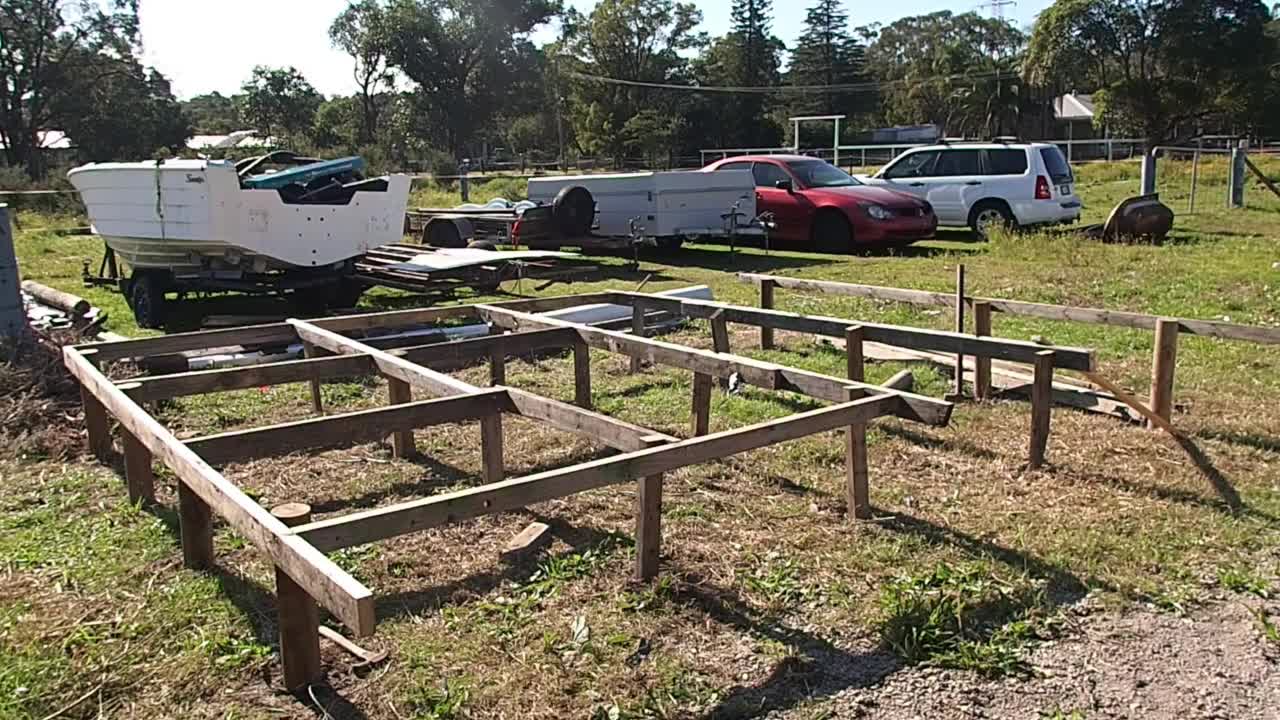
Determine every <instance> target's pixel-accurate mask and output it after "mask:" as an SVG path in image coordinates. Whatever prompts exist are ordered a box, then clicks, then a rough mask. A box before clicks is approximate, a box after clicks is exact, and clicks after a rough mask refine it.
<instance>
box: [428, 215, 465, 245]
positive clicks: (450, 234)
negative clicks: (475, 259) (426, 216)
mask: <svg viewBox="0 0 1280 720" xmlns="http://www.w3.org/2000/svg"><path fill="white" fill-rule="evenodd" d="M474 234H475V230H474V228H472V226H471V221H470V220H467V219H466V218H453V217H436V218H431V219H430V220H428V221H427V226H426V227H424V228H422V244H423V245H430V246H432V247H438V248H461V247H466V246H467V241H468V240H470V239H471V237H472V236H473V235H474Z"/></svg>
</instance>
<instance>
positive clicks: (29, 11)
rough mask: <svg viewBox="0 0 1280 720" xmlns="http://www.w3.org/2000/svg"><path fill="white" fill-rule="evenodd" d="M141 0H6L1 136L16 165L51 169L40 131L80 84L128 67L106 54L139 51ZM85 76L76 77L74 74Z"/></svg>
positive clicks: (0, 14)
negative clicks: (45, 159) (105, 58)
mask: <svg viewBox="0 0 1280 720" xmlns="http://www.w3.org/2000/svg"><path fill="white" fill-rule="evenodd" d="M137 39H138V1H137V0H104V1H103V2H94V1H93V0H0V141H3V143H4V152H5V159H6V160H7V162H8V163H9V164H10V165H15V166H21V167H25V168H26V170H27V174H28V175H30V176H31V178H32V179H39V178H40V177H42V176H43V174H44V167H43V158H42V157H41V154H40V142H39V133H40V131H41V130H45V129H48V128H51V127H53V126H54V125H56V124H60V123H61V121H62V120H63V119H64V118H62V117H59V116H58V114H57V108H59V107H66V106H67V105H68V104H69V103H67V102H65V101H66V100H67V99H68V98H70V97H72V96H73V95H74V94H75V93H76V92H77V91H78V89H79V88H82V87H85V86H89V85H92V84H93V83H94V82H96V81H99V80H103V79H105V78H106V77H107V76H110V75H115V74H117V73H119V72H121V68H120V67H119V66H117V65H116V64H114V63H101V62H99V61H98V60H99V53H104V52H105V53H106V54H107V55H109V56H111V57H116V58H132V57H133V56H134V50H135V46H136V45H137ZM72 78H74V79H76V80H77V81H78V82H76V83H69V82H67V80H68V79H72Z"/></svg>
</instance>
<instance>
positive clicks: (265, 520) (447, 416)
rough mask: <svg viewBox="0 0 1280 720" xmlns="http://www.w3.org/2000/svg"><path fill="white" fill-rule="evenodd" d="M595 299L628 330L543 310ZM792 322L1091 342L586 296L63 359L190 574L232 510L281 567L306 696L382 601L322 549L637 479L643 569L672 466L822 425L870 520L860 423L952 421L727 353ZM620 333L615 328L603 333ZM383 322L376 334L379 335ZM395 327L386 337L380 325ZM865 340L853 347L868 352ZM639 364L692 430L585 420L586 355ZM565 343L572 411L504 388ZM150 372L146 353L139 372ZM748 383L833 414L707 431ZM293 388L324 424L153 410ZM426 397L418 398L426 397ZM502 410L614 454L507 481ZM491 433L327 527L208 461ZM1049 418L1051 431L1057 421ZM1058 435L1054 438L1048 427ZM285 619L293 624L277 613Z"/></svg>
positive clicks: (856, 367)
mask: <svg viewBox="0 0 1280 720" xmlns="http://www.w3.org/2000/svg"><path fill="white" fill-rule="evenodd" d="M595 303H612V304H620V305H625V306H629V307H631V308H633V321H632V325H631V328H632V332H629V333H628V332H622V331H618V330H612V329H606V328H604V327H600V326H593V325H587V324H581V323H575V322H570V321H566V320H563V319H555V318H553V317H550V316H547V315H542V314H539V313H543V312H547V311H550V310H559V309H564V308H572V307H579V306H583V305H587V304H595ZM655 311H656V312H661V313H666V314H669V315H682V316H687V317H696V318H706V319H709V320H710V321H711V322H712V329H713V336H714V338H715V350H701V349H697V348H693V347H688V346H685V345H680V344H677V343H672V342H667V341H664V340H658V339H654V338H650V337H647V336H646V327H645V325H646V320H647V319H650V318H652V317H653V316H654V315H653V314H654V312H655ZM459 321H470V322H485V323H488V324H489V326H490V327H489V332H490V334H489V335H487V336H483V337H476V338H472V339H466V340H444V341H439V340H441V339H442V338H443V334H442V333H441V334H440V337H434V338H433V339H434V340H437V342H430V343H423V342H419V343H418V344H414V342H415V341H414V340H413V339H411V338H410V339H406V338H403V337H402V338H399V339H397V338H395V337H394V336H387V335H386V334H385V333H386V332H390V331H395V330H400V329H406V328H414V329H417V328H421V327H422V326H424V325H428V326H434V325H438V324H440V323H449V324H456V323H457V322H459ZM728 322H735V323H738V322H742V323H749V324H756V325H760V326H761V327H762V328H780V329H800V330H806V331H809V332H819V333H821V334H833V333H836V332H837V330H838V334H840V335H847V336H848V337H863V338H865V339H867V340H876V341H880V342H888V343H895V342H896V343H901V344H903V345H905V346H907V347H915V348H927V349H931V350H936V351H940V352H942V351H957V350H963V351H970V352H973V351H976V352H979V353H982V354H989V355H991V356H994V357H1008V358H1012V359H1018V360H1023V361H1029V362H1034V363H1036V366H1037V367H1042V366H1046V365H1048V364H1050V363H1051V364H1055V365H1060V366H1069V367H1080V368H1092V367H1093V355H1092V352H1091V351H1088V350H1082V349H1078V348H1043V347H1039V346H1030V345H1029V344H1027V343H1018V342H1016V341H1004V340H1000V339H997V338H990V337H976V336H966V335H960V334H956V333H941V332H937V331H932V330H920V329H915V328H904V327H896V326H889V325H876V324H866V323H864V324H860V325H859V324H855V323H852V322H851V321H847V320H840V319H837V318H813V317H806V316H801V315H794V314H790V313H780V312H776V311H760V310H754V309H752V308H742V307H738V306H732V305H724V304H722V303H711V302H705V301H686V300H678V299H675V300H673V299H671V298H669V297H662V296H656V295H645V294H639V293H609V292H606V293H594V294H589V295H577V296H567V297H558V298H543V299H535V300H522V301H516V302H510V303H502V304H494V305H474V306H458V307H450V308H439V309H419V310H404V311H398V312H387V313H372V314H364V315H350V316H342V317H332V318H323V319H317V320H294V319H291V320H288V321H286V322H282V323H273V324H270V325H261V326H255V327H245V328H234V329H226V330H215V331H208V332H197V333H183V334H177V335H170V336H165V337H157V338H145V339H139V340H131V341H124V342H113V343H97V344H92V345H81V346H75V347H68V348H66V349H65V351H64V355H65V363H66V365H67V367H68V368H69V369H70V370H71V372H72V373H73V374H74V376H75V377H76V378H77V379H78V380H79V382H80V385H81V397H82V401H83V403H84V410H85V417H86V425H87V426H88V430H89V433H88V434H89V446H90V449H91V450H92V451H93V452H94V453H95V454H96V455H98V456H99V457H100V458H102V459H104V460H106V459H107V457H106V456H107V455H108V454H109V453H110V452H111V451H112V450H111V449H112V447H113V444H112V438H111V435H110V432H111V424H110V420H111V419H114V420H115V421H116V422H117V423H118V424H119V429H120V434H121V436H122V437H121V446H122V447H123V449H124V453H125V455H126V457H125V467H126V469H127V472H128V478H127V480H128V488H129V494H130V497H131V498H132V499H134V500H136V501H140V502H144V503H148V502H154V498H155V492H154V484H155V479H154V477H153V476H152V469H151V468H152V462H153V461H156V462H160V463H162V464H163V465H165V466H166V467H168V468H169V470H171V471H172V472H173V474H174V475H175V476H176V478H177V481H178V498H179V508H178V510H179V513H178V514H179V517H180V520H181V523H180V534H181V537H182V548H183V557H184V561H185V562H186V564H187V565H188V566H190V567H193V568H208V567H209V566H211V565H212V564H213V563H214V562H215V558H214V553H213V543H212V530H213V523H212V518H213V516H214V515H217V516H218V517H221V518H222V519H223V520H224V521H225V522H226V523H227V524H228V525H230V526H231V527H232V528H234V529H235V530H236V531H237V532H238V533H240V534H242V535H243V536H244V537H246V538H248V539H249V540H250V541H251V542H252V543H253V544H254V545H255V546H257V548H258V549H259V550H261V551H262V552H263V553H264V554H265V555H266V556H267V557H268V558H269V559H270V561H271V562H272V563H273V564H274V565H275V566H276V570H277V592H278V594H279V595H280V602H279V608H280V613H281V622H280V627H281V654H282V657H283V660H284V665H285V673H284V676H285V678H286V683H287V684H288V685H289V687H290V689H291V690H299V689H301V688H304V687H305V686H306V685H307V684H310V683H312V682H315V681H316V680H317V679H319V677H320V675H321V674H322V668H321V666H320V659H319V658H320V656H319V646H318V635H317V627H316V622H317V618H318V613H317V612H316V609H317V606H319V607H322V608H324V609H325V610H327V611H328V612H329V613H331V614H332V615H333V617H335V618H336V619H337V620H339V621H340V622H342V623H343V624H344V625H346V626H347V627H348V628H350V629H351V631H352V632H354V633H355V634H356V635H357V636H366V635H369V634H371V633H372V632H374V630H375V627H376V622H377V619H376V617H375V612H374V596H373V594H372V593H371V592H370V590H369V589H368V588H366V587H365V586H364V585H362V584H361V583H360V582H359V581H357V580H356V579H355V578H353V577H352V576H351V575H350V574H348V573H347V572H346V571H344V570H343V569H342V568H341V567H339V566H338V565H336V564H335V563H334V562H333V561H332V560H330V559H329V558H328V557H326V556H325V554H324V553H325V552H327V551H331V550H335V549H339V548H343V547H349V546H353V545H359V544H364V543H370V542H375V541H378V540H382V539H386V538H390V537H395V536H398V535H403V534H406V533H412V532H417V531H420V530H425V529H427V528H431V527H436V526H440V525H444V524H450V523H456V522H461V521H463V520H466V519H469V518H474V517H478V516H483V515H486V514H492V513H501V512H507V511H511V510H516V509H519V508H521V507H524V506H526V505H530V504H533V503H537V502H542V501H545V500H551V499H555V498H560V497H565V496H568V495H572V494H575V493H579V492H583V491H586V490H591V489H595V488H601V487H606V486H610V485H617V484H620V483H626V482H632V481H634V482H636V483H637V490H638V492H637V497H638V502H637V507H636V510H635V517H636V520H635V524H636V531H635V532H636V545H637V552H636V569H635V572H636V575H637V577H639V578H641V579H649V578H652V577H654V576H655V575H656V573H657V571H658V559H659V548H660V542H661V540H660V537H661V497H662V493H661V484H662V477H663V474H664V473H667V472H670V471H673V470H676V469H678V468H681V467H685V466H688V465H694V464H698V463H704V462H708V461H711V460H714V459H717V458H723V457H727V456H730V455H734V454H737V453H742V452H746V451H749V450H752V449H755V448H761V447H765V446H768V445H772V444H775V443H780V442H786V441H789V440H794V439H797V438H801V437H804V436H807V435H812V434H815V433H822V432H828V431H831V430H836V429H841V428H843V429H844V433H845V435H846V479H845V484H846V496H847V499H848V510H849V513H850V515H852V516H854V517H868V516H869V513H870V505H869V500H868V487H867V457H866V428H867V424H868V423H869V422H871V421H872V420H874V419H876V418H878V417H884V416H897V417H900V418H904V419H907V420H911V421H916V422H922V423H927V424H931V425H945V424H947V423H948V422H949V419H950V415H951V410H952V405H951V403H949V402H946V401H943V400H939V399H936V398H930V397H926V396H922V395H916V394H912V393H910V392H906V391H903V390H899V389H896V387H895V386H894V385H895V384H896V383H891V384H889V385H886V386H881V385H873V384H869V383H866V382H863V381H862V369H861V353H860V352H858V353H851V354H850V360H849V377H848V378H839V377H832V376H828V375H823V374H820V373H815V372H811V371H807V370H801V369H798V368H792V367H788V366H784V365H779V364H776V363H770V362H764V361H761V360H757V359H753V358H749V357H744V356H740V355H735V354H733V353H731V352H730V351H729V348H728V334H727V332H726V329H725V324H726V323H728ZM613 326H616V324H615V325H611V327H613ZM371 331H373V333H372V334H371ZM377 333H383V335H382V336H381V337H374V336H373V335H374V334H377ZM288 344H300V345H301V346H302V347H303V348H304V349H305V350H306V356H307V357H306V359H301V360H285V361H279V362H264V363H263V364H259V365H249V366H244V367H232V368H226V369H215V370H202V371H196V372H181V373H171V374H161V375H144V376H139V377H132V378H125V379H121V380H116V381H113V380H111V379H109V378H108V376H107V374H105V372H104V366H105V364H106V363H109V362H112V361H117V360H127V359H131V360H139V361H145V360H146V359H147V358H154V357H157V356H172V355H173V354H175V353H193V352H194V353H200V352H206V353H214V352H226V350H227V349H228V348H240V349H245V350H250V349H255V348H262V347H280V346H282V345H288ZM859 347H860V346H859ZM592 348H595V349H599V350H605V351H609V352H613V353H618V354H623V355H627V356H630V357H631V358H633V359H636V358H639V359H641V360H647V361H649V362H651V363H654V364H659V365H666V366H670V367H675V368H681V369H684V370H687V371H691V372H692V373H693V374H694V384H693V395H692V400H691V402H692V409H693V413H692V414H693V420H694V421H693V426H692V429H691V432H690V435H691V436H692V437H689V438H685V439H681V438H677V437H673V436H671V435H668V434H664V433H661V432H656V431H654V430H652V429H649V428H644V427H640V426H637V425H634V424H632V423H628V422H625V421H623V420H620V419H617V418H612V417H609V416H607V415H604V414H601V413H598V412H596V411H595V410H593V409H592V399H591V396H592V391H591V367H590V357H591V356H590V349H592ZM548 351H555V352H565V351H567V352H569V353H570V356H571V357H572V359H573V366H574V391H575V392H574V402H573V403H566V402H561V401H558V400H553V399H550V398H546V397H542V396H540V395H537V394H535V393H531V392H528V391H526V390H522V389H519V388H516V387H511V386H510V385H508V384H507V383H506V382H505V377H506V373H505V363H506V361H507V358H509V357H511V356H520V355H525V354H529V353H536V352H548ZM482 362H487V363H488V365H489V369H490V380H491V382H490V385H489V386H487V387H481V386H477V385H474V384H471V383H469V382H466V381H464V380H462V379H459V378H457V377H454V376H452V375H450V374H448V373H447V372H446V370H450V369H456V368H458V367H461V366H466V365H468V364H477V363H482ZM139 365H140V366H143V367H145V366H146V364H145V362H140V363H139ZM368 375H381V376H383V377H384V378H385V379H386V381H387V384H388V390H389V404H388V405H387V406H386V407H383V408H376V409H372V410H360V411H357V412H341V413H331V414H323V413H324V409H323V407H322V405H321V396H320V393H319V388H320V384H321V383H322V382H323V381H326V380H332V379H335V378H344V377H353V376H368ZM733 375H736V376H738V378H740V379H741V380H742V381H744V382H746V383H748V384H751V385H755V386H758V387H760V388H764V389H768V390H783V391H790V392H796V393H801V394H804V395H807V396H810V397H813V398H816V399H819V400H822V401H825V402H826V403H829V404H828V405H827V406H826V407H822V408H819V409H817V410H812V411H808V412H802V413H797V414H793V415H790V416H787V417H784V418H781V419H778V420H772V421H767V422H763V423H759V424H757V425H752V426H749V427H743V428H737V429H732V430H726V431H723V432H718V433H714V434H710V433H708V430H707V428H708V422H707V420H708V417H709V414H710V407H711V406H710V397H711V387H712V383H713V382H714V381H715V379H717V378H719V379H722V380H723V379H728V378H729V377H730V376H733ZM285 383H310V384H311V389H312V393H313V398H312V400H313V407H314V409H315V412H316V416H314V417H310V418H306V419H302V420H297V421H293V422H288V423H282V424H277V425H272V426H269V427H260V428H250V429H243V430H235V431H231V432H224V433H219V434H215V435H208V436H204V437H197V438H193V439H188V440H185V441H184V440H180V439H179V438H178V437H177V436H176V435H174V433H173V432H171V431H170V430H169V429H167V428H166V427H164V426H163V425H162V424H161V422H160V421H159V420H157V419H156V418H155V417H153V416H152V415H151V414H150V412H148V410H147V409H146V407H147V406H145V405H144V404H147V403H154V402H156V401H163V400H167V399H171V398H177V397H182V396H190V395H200V394H206V393H218V392H225V391H233V390H241V389H246V388H255V387H262V386H271V385H278V384H285ZM415 391H416V393H417V394H418V397H417V398H415V397H414V394H415ZM504 415H513V416H522V417H526V418H531V419H534V420H536V421H538V422H539V423H541V424H543V425H545V426H547V427H551V428H555V429H557V430H561V431H566V432H571V433H576V434H579V435H582V436H585V437H587V438H589V439H591V440H592V441H594V442H596V443H598V444H600V445H603V446H606V447H608V448H611V449H613V450H615V451H618V454H615V455H612V456H608V457H604V458H601V459H598V460H593V461H590V462H585V463H580V464H577V465H572V466H569V467H565V468H559V469H553V470H547V471H543V472H538V473H535V474H532V475H527V476H523V477H507V474H506V469H505V468H504V467H503V452H502V445H503V437H502V436H503V424H502V418H503V417H504ZM468 422H476V423H479V426H480V430H481V447H480V454H481V459H482V467H483V472H482V474H483V483H482V484H479V485H476V486H474V487H470V488H467V489H464V490H459V491H456V492H451V493H447V494H444V495H436V496H430V497H424V498H420V499H415V500H411V501H408V502H402V503H399V504H395V505H389V506H385V507H376V508H372V509H367V510H360V511H358V512H353V513H349V514H345V515H336V516H333V517H326V518H322V519H319V520H313V519H312V518H311V517H310V511H309V508H307V507H306V506H305V505H304V506H302V507H301V508H299V507H298V506H297V505H296V504H293V505H291V506H290V507H287V508H286V507H283V506H282V507H280V508H275V509H267V508H264V507H262V506H260V505H259V504H258V503H256V502H255V501H254V500H253V499H252V498H250V497H249V496H248V495H246V494H245V493H244V492H243V491H242V490H241V489H239V488H238V487H236V486H235V484H234V483H232V482H231V481H229V480H228V479H227V478H226V477H224V476H223V474H222V473H221V472H220V471H219V470H218V469H216V468H217V467H221V466H225V465H229V464H232V463H238V462H243V461H246V460H251V459H254V458H261V457H273V456H282V455H286V454H288V453H295V452H308V451H317V450H321V449H329V448H340V447H350V446H354V445H358V444H362V443H368V442H371V441H379V440H382V439H385V438H387V437H388V436H390V437H391V439H392V448H393V452H394V453H395V454H397V455H406V454H410V453H413V452H414V451H415V450H414V446H413V442H414V440H413V433H412V431H413V430H415V429H421V428H427V427H431V426H436V425H441V424H451V423H468ZM1046 427H1047V426H1046ZM1046 432H1047V430H1046ZM286 614H287V615H289V617H287V618H286V617H284V615H286Z"/></svg>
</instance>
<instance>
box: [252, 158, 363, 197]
mask: <svg viewBox="0 0 1280 720" xmlns="http://www.w3.org/2000/svg"><path fill="white" fill-rule="evenodd" d="M363 170H364V159H363V158H361V157H358V156H355V155H353V156H351V157H345V158H339V159H337V160H325V161H323V162H318V163H311V164H310V165H299V166H298V167H295V168H289V169H288V170H281V171H280V172H274V173H266V174H263V175H254V176H253V177H250V178H245V179H244V180H242V181H241V182H240V184H241V185H242V186H243V187H245V188H247V189H250V190H279V189H280V188H282V187H284V186H285V185H290V184H293V183H297V184H299V185H306V184H307V183H309V182H311V181H312V180H315V179H316V178H319V177H325V176H326V175H340V174H342V173H348V172H360V171H363Z"/></svg>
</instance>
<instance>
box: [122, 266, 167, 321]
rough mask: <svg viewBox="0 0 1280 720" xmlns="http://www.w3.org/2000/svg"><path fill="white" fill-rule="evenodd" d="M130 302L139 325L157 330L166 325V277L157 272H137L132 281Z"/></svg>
mask: <svg viewBox="0 0 1280 720" xmlns="http://www.w3.org/2000/svg"><path fill="white" fill-rule="evenodd" d="M130 285H132V287H131V288H130V289H129V304H130V305H131V306H132V307H133V319H134V320H135V321H136V322H137V323H138V327H140V328H147V329H149V330H156V329H159V328H162V327H164V320H165V314H166V311H167V310H168V302H167V301H166V300H165V297H164V293H165V282H164V277H163V276H161V275H159V274H157V273H149V272H148V273H135V274H134V277H133V281H132V282H131V283H130Z"/></svg>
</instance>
